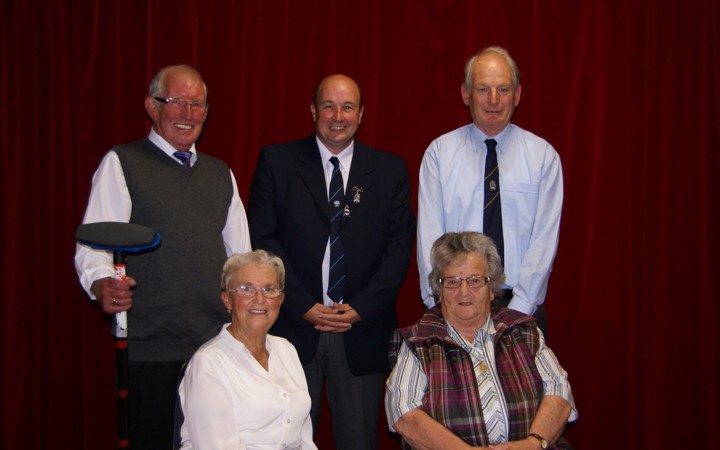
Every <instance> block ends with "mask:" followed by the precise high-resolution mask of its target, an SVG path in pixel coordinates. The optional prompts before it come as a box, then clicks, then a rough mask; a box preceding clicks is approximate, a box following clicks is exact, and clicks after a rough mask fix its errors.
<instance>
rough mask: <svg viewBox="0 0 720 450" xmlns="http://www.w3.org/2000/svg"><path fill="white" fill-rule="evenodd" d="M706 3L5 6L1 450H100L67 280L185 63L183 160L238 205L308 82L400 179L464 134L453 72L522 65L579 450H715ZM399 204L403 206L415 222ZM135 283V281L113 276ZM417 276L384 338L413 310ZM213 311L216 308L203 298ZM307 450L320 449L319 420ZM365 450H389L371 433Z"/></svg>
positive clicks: (719, 14) (39, 1) (718, 250)
mask: <svg viewBox="0 0 720 450" xmlns="http://www.w3.org/2000/svg"><path fill="white" fill-rule="evenodd" d="M719 8H720V7H719V4H718V2H717V1H714V0H638V1H626V0H606V1H590V0H482V1H481V0H466V1H461V0H457V1H450V0H421V1H418V0H364V1H351V0H336V1H333V0H284V1H281V0H264V1H253V0H246V1H243V0H204V1H197V2H195V1H190V0H153V1H148V0H95V1H92V0H73V1H69V0H62V1H59V0H6V1H3V2H2V5H1V6H0V39H1V41H0V65H1V67H2V69H1V70H2V72H1V74H0V102H1V109H0V114H1V116H0V130H1V131H2V132H1V139H2V140H1V141H0V170H2V180H0V187H1V189H2V191H1V192H2V198H3V203H2V221H1V222H0V223H1V224H0V227H1V228H0V230H1V233H0V239H2V246H1V248H2V250H0V254H1V256H0V258H1V259H0V260H1V261H2V266H1V267H0V269H1V270H0V273H2V275H1V276H2V295H1V300H0V364H1V365H2V369H1V370H0V402H1V403H2V410H1V412H0V414H1V416H0V440H1V441H2V442H0V447H2V448H4V449H88V450H97V449H104V448H113V446H114V445H115V442H116V441H115V439H116V425H115V417H116V415H115V414H116V413H115V400H114V390H113V382H114V350H113V349H114V347H113V343H112V340H111V337H110V334H109V325H108V323H107V321H105V320H103V319H102V318H101V315H100V313H99V312H98V311H97V310H96V309H95V308H94V307H93V306H92V304H91V303H90V302H88V301H87V299H86V298H85V296H84V294H83V292H82V291H81V289H80V287H79V284H78V282H77V278H76V275H75V272H74V269H73V255H74V232H75V228H76V227H77V225H78V224H79V223H80V221H81V218H82V214H83V211H84V207H85V202H86V199H87V194H88V191H89V188H90V180H91V176H92V174H93V171H94V169H95V167H96V165H97V164H98V162H99V160H100V158H101V156H102V155H103V154H104V153H105V152H106V151H107V150H108V149H109V148H110V147H111V146H112V145H115V144H118V143H123V142H128V141H131V140H135V139H137V138H139V137H141V136H144V135H145V134H146V133H147V131H148V127H149V121H148V119H147V117H146V116H145V112H144V109H143V99H144V96H145V95H146V90H147V85H148V82H149V80H150V78H151V77H152V76H153V74H154V73H155V72H156V71H157V70H158V69H159V68H160V67H162V66H164V65H167V64H173V63H180V62H184V63H189V64H192V65H194V66H196V67H197V68H198V69H199V70H200V72H201V73H202V74H203V75H204V77H205V79H206V82H207V84H208V86H209V94H210V96H209V101H210V104H211V107H210V116H209V118H208V121H207V125H206V127H205V131H204V134H203V136H202V139H201V141H200V143H199V148H200V149H201V150H202V151H205V152H207V153H210V154H213V155H216V156H218V157H221V158H222V159H224V160H225V161H227V162H228V163H229V164H230V166H231V167H232V169H233V170H234V172H235V174H236V176H237V178H238V184H239V189H240V191H241V195H242V197H243V199H244V200H245V201H247V195H248V191H249V186H250V181H251V177H252V174H253V171H254V167H255V162H256V158H257V155H258V152H259V149H260V147H261V145H264V144H270V143H276V142H283V141H288V140H292V139H296V138H299V137H303V136H306V135H309V134H310V133H311V132H312V130H313V126H312V121H311V117H310V112H309V104H310V100H311V97H312V93H313V90H314V88H315V85H316V83H317V82H318V81H319V80H320V79H321V78H323V77H324V76H326V75H328V74H330V73H335V72H342V73H345V74H348V75H350V76H352V77H353V78H355V79H356V80H357V81H358V82H359V83H360V84H361V85H362V86H363V88H364V94H365V97H364V99H365V105H366V106H365V115H364V117H363V119H364V120H363V123H362V127H361V129H360V132H359V135H358V138H359V139H360V140H362V141H364V142H367V143H369V144H371V145H374V146H377V147H379V148H382V149H385V150H388V151H391V152H395V153H397V154H400V155H402V156H403V157H404V158H405V159H406V160H407V163H408V166H409V168H410V172H411V176H412V180H411V181H412V183H413V185H412V189H413V191H414V192H415V193H416V192H417V173H418V169H419V166H420V160H421V158H422V155H423V152H424V150H425V149H426V148H427V146H428V144H429V143H430V141H431V140H432V139H434V138H435V137H437V136H439V135H440V134H443V133H445V132H447V131H449V130H452V129H454V128H456V127H458V126H460V125H463V124H465V123H468V122H469V120H470V119H469V115H468V113H467V111H466V110H465V109H464V107H463V104H462V101H461V98H460V83H461V80H462V69H463V64H464V62H465V60H466V59H467V58H468V57H469V56H470V55H471V54H472V53H473V52H475V51H476V50H478V49H479V48H482V47H485V46H488V45H492V44H498V45H502V46H504V47H506V48H507V49H508V50H509V51H510V52H511V54H512V55H514V57H515V59H516V61H517V63H518V65H519V66H520V69H521V71H522V75H523V78H522V87H523V90H522V94H523V95H522V100H521V102H520V107H519V109H518V110H517V112H516V115H515V118H514V122H516V123H517V124H518V125H520V126H522V127H524V128H526V129H529V130H531V131H533V132H535V133H537V134H539V135H540V136H543V137H545V138H546V139H548V140H549V141H550V142H551V143H552V144H553V145H554V146H555V148H556V149H557V150H558V152H559V153H560V156H561V158H562V163H563V169H564V180H565V205H564V211H563V218H562V227H561V237H560V248H559V252H558V256H557V259H556V263H555V270H554V272H553V275H552V277H551V281H550V289H549V293H548V298H547V310H548V314H549V328H550V335H549V343H550V346H551V347H552V348H553V349H554V351H555V352H556V354H557V355H558V357H559V358H560V361H561V362H562V364H563V365H564V367H565V368H566V369H567V370H568V372H569V374H570V379H571V382H572V385H573V390H574V394H575V398H576V401H577V406H578V409H579V411H580V420H579V422H578V423H576V424H575V425H573V426H571V427H569V429H568V431H567V432H566V435H567V437H568V438H569V439H570V440H571V442H573V443H574V444H575V445H576V447H577V448H579V449H606V448H615V449H639V448H647V449H651V448H652V449H656V448H671V447H675V446H679V447H682V448H710V447H712V444H709V443H708V442H713V441H716V440H717V437H716V436H717V435H716V433H715V431H713V430H715V429H716V426H717V424H718V423H720V417H719V413H718V411H719V410H720V408H718V401H719V400H720V392H719V389H718V383H717V380H718V379H720V373H719V370H718V366H719V364H720V350H719V345H720V336H719V334H720V333H719V332H718V328H717V326H716V322H717V319H716V318H717V317H718V313H719V312H720V311H719V309H720V308H718V299H717V294H716V292H715V290H714V288H716V287H717V286H716V285H713V281H712V278H713V274H715V277H716V278H717V273H718V269H719V267H718V263H717V260H716V259H715V258H717V257H718V256H717V255H718V254H720V244H719V239H718V229H717V226H716V224H715V223H714V222H712V220H713V218H715V217H716V216H717V208H718V207H719V206H720V201H719V200H720V199H719V198H718V197H719V196H720V195H719V194H720V176H718V170H719V169H720V158H719V156H718V154H719V151H718V145H719V144H720V131H719V130H720V126H719V125H720V119H718V113H719V112H720V111H719V108H720V105H719V100H720V91H719V90H718V87H717V82H718V79H720V57H719V55H720V31H718V30H720V11H719ZM416 201H417V196H416V195H414V197H413V208H416ZM130 270H131V268H130ZM417 277H418V275H417V269H416V267H415V264H414V263H413V264H412V266H411V268H410V274H409V276H408V278H407V280H406V283H405V285H404V287H403V290H402V292H401V295H400V298H399V299H398V303H397V308H398V310H399V313H400V320H401V324H402V325H407V324H409V323H411V322H414V321H415V320H416V319H417V318H418V317H419V316H420V314H421V313H422V304H421V301H420V297H419V291H418V280H417ZM218 301H220V300H219V299H218ZM325 419H326V420H325V421H324V422H323V424H322V425H321V430H320V432H319V433H318V436H317V441H318V445H319V446H320V448H330V445H331V444H330V438H329V437H328V434H329V427H328V424H327V414H326V416H325ZM381 439H382V441H381V444H380V447H381V448H382V449H397V448H399V443H398V440H397V439H396V438H393V437H391V436H390V435H389V434H387V433H383V434H382V436H381Z"/></svg>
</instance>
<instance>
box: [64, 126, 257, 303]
mask: <svg viewBox="0 0 720 450" xmlns="http://www.w3.org/2000/svg"><path fill="white" fill-rule="evenodd" d="M148 138H149V139H150V141H151V142H152V143H153V144H155V145H156V146H158V147H159V148H160V149H162V151H164V152H165V153H167V154H168V155H170V156H173V153H175V152H176V151H177V150H176V149H175V148H174V147H173V146H172V145H170V144H169V143H168V142H167V141H166V140H164V139H163V138H162V137H161V136H160V135H158V134H157V133H156V132H155V130H153V129H151V130H150V134H149V135H148ZM190 152H192V158H191V163H192V164H194V163H195V161H197V154H196V150H195V145H194V144H193V146H192V147H191V148H190ZM173 160H176V161H177V163H178V164H182V162H180V160H177V159H176V158H175V157H174V156H173ZM230 178H231V180H232V185H233V186H232V187H233V196H232V200H231V203H230V208H229V209H228V216H227V222H226V223H225V228H224V229H223V232H222V236H223V241H224V242H225V250H226V253H227V255H228V256H230V255H231V254H233V253H245V252H249V251H250V250H251V247H250V234H249V230H248V224H247V216H246V214H245V207H244V206H243V203H242V200H241V199H240V195H239V193H238V188H237V183H236V181H235V176H234V175H233V173H232V171H230ZM131 212H132V200H131V199H130V192H128V188H127V184H126V183H125V176H124V174H123V170H122V165H121V164H120V159H119V158H118V155H117V153H115V152H114V151H112V150H111V151H109V152H108V153H107V154H106V155H105V156H104V157H103V159H102V161H101V162H100V165H99V166H98V168H97V170H96V171H95V175H93V179H92V187H91V189H90V198H89V200H88V205H87V209H86V210H85V217H84V218H83V223H95V222H129V221H130V214H131ZM75 269H76V270H77V273H78V276H79V278H80V284H81V285H82V286H83V288H84V289H85V291H87V293H88V294H89V295H90V297H91V298H93V299H94V297H93V294H92V292H91V291H90V287H91V286H92V284H93V282H94V281H96V280H98V279H100V278H105V277H114V276H115V269H114V268H113V261H112V252H109V251H104V250H94V249H91V248H90V247H87V246H84V245H79V244H78V245H77V247H76V252H75Z"/></svg>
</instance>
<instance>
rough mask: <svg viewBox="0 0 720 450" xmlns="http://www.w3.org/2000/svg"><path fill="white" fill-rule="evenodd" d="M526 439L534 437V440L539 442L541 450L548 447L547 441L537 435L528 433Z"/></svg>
mask: <svg viewBox="0 0 720 450" xmlns="http://www.w3.org/2000/svg"><path fill="white" fill-rule="evenodd" d="M528 437H534V438H535V439H537V440H538V441H540V447H542V448H547V446H548V441H547V440H545V438H544V437H542V436H540V435H539V434H536V433H530V434H528Z"/></svg>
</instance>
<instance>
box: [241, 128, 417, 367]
mask: <svg viewBox="0 0 720 450" xmlns="http://www.w3.org/2000/svg"><path fill="white" fill-rule="evenodd" d="M353 187H357V188H360V189H362V193H361V195H360V202H359V203H355V202H353V197H354V193H355V192H354V190H353ZM345 203H346V204H347V205H348V206H349V207H350V211H351V213H350V216H349V217H343V219H342V223H341V225H340V238H341V239H342V243H343V248H344V251H345V261H346V262H345V267H346V277H347V278H346V281H345V302H346V303H348V304H350V305H352V307H353V308H354V309H355V310H356V311H357V312H358V314H360V316H361V318H362V321H361V322H359V323H356V324H354V325H353V327H352V329H351V330H349V331H347V332H345V333H343V335H344V342H345V349H346V352H347V355H348V356H347V357H348V364H349V366H350V370H351V371H352V372H353V374H355V375H365V374H370V373H383V372H387V371H388V370H389V363H388V350H389V346H390V336H391V334H392V331H393V330H394V329H395V328H396V327H397V316H396V313H395V301H396V297H397V293H398V290H399V289H400V286H401V285H402V283H403V281H404V280H405V276H406V275H407V270H408V265H409V262H410V257H411V253H412V246H413V240H414V238H415V218H414V216H413V213H412V209H411V205H410V191H409V182H408V171H407V165H406V164H405V161H404V160H403V159H402V158H400V157H399V156H396V155H392V154H390V153H386V152H381V151H379V150H376V149H373V148H371V147H368V146H366V145H363V144H362V143H360V142H357V141H355V147H354V153H353V159H352V165H351V167H350V176H349V179H348V183H347V189H346V194H345ZM330 217H331V210H330V207H329V205H328V200H327V188H326V183H325V174H324V171H323V167H322V161H321V159H320V151H319V149H318V146H317V142H316V138H315V135H313V136H310V137H308V138H306V139H301V140H299V141H295V142H291V143H287V144H279V145H271V146H268V147H265V148H263V149H262V151H261V153H260V157H259V160H258V164H257V167H256V169H255V176H254V178H253V182H252V187H251V191H250V202H249V205H248V220H249V224H250V237H251V239H252V246H253V248H254V249H265V250H269V251H271V252H273V253H275V254H276V255H278V256H280V257H281V258H282V260H283V262H284V264H285V268H286V272H287V273H286V282H285V301H284V302H283V304H282V307H281V310H280V315H279V317H278V320H277V322H276V323H275V325H274V326H273V328H272V329H271V330H270V333H271V334H275V335H278V336H283V337H285V338H286V339H288V340H289V341H290V342H292V343H293V344H294V345H295V347H296V348H297V350H298V353H299V355H300V360H301V362H302V364H303V365H305V364H307V363H309V362H310V361H311V360H312V358H313V357H314V356H315V351H316V349H317V344H318V340H319V336H320V332H319V331H317V330H315V328H314V327H313V325H311V324H310V323H309V322H307V321H305V320H304V319H303V318H302V317H303V315H304V314H305V313H306V312H307V311H308V310H309V309H310V308H311V307H312V306H313V304H314V303H318V302H320V303H322V273H321V267H322V260H323V255H324V253H325V248H326V245H327V240H328V236H329V234H330Z"/></svg>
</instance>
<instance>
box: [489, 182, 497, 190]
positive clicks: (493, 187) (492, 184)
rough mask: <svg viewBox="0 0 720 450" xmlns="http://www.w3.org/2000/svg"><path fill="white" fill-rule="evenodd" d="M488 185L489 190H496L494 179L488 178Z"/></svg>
mask: <svg viewBox="0 0 720 450" xmlns="http://www.w3.org/2000/svg"><path fill="white" fill-rule="evenodd" d="M488 187H489V188H490V190H491V191H497V183H495V180H490V183H489V185H488Z"/></svg>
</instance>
